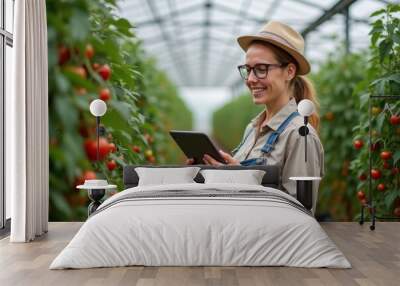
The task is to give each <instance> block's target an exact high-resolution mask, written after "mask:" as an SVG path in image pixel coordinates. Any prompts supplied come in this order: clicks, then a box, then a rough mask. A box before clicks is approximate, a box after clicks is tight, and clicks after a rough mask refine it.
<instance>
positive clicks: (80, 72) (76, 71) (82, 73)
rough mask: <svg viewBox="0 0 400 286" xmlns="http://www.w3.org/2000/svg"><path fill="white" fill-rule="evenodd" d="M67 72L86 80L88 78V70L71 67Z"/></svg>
mask: <svg viewBox="0 0 400 286" xmlns="http://www.w3.org/2000/svg"><path fill="white" fill-rule="evenodd" d="M67 70H68V71H70V72H72V73H74V74H76V75H79V76H80V77H81V78H86V76H87V73H86V69H85V68H84V67H80V66H70V67H68V68H67Z"/></svg>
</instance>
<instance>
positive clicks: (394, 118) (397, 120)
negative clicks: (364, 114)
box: [390, 115, 400, 125]
mask: <svg viewBox="0 0 400 286" xmlns="http://www.w3.org/2000/svg"><path fill="white" fill-rule="evenodd" d="M390 123H391V124H392V125H399V124H400V116H397V115H392V116H390Z"/></svg>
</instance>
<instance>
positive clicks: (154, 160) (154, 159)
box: [147, 155, 156, 163]
mask: <svg viewBox="0 0 400 286" xmlns="http://www.w3.org/2000/svg"><path fill="white" fill-rule="evenodd" d="M147 160H148V161H149V162H150V163H155V162H156V157H154V156H153V155H151V156H149V157H147Z"/></svg>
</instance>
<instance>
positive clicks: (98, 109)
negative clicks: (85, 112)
mask: <svg viewBox="0 0 400 286" xmlns="http://www.w3.org/2000/svg"><path fill="white" fill-rule="evenodd" d="M89 109H90V113H92V114H93V115H94V116H96V117H98V116H103V115H104V114H105V113H106V111H107V105H106V103H105V102H104V101H102V100H101V99H95V100H93V101H92V102H91V103H90V107H89Z"/></svg>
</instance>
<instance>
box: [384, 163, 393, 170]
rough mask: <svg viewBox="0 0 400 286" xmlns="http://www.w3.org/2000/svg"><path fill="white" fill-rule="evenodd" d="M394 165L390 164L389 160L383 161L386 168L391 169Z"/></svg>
mask: <svg viewBox="0 0 400 286" xmlns="http://www.w3.org/2000/svg"><path fill="white" fill-rule="evenodd" d="M391 167H392V166H390V164H389V163H388V162H386V161H385V162H383V168H384V169H390V168H391Z"/></svg>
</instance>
